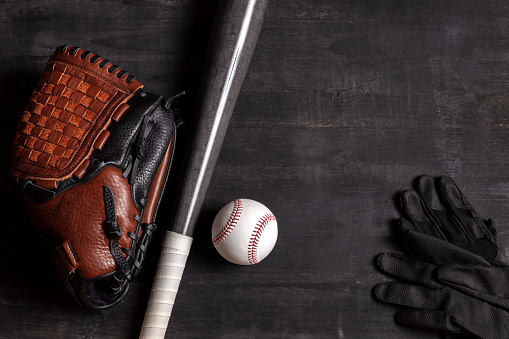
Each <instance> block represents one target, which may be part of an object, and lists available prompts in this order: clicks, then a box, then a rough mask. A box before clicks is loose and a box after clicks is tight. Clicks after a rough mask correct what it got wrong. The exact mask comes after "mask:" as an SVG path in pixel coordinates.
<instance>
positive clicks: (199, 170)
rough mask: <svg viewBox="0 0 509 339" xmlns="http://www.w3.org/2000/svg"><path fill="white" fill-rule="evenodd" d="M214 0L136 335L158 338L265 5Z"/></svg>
mask: <svg viewBox="0 0 509 339" xmlns="http://www.w3.org/2000/svg"><path fill="white" fill-rule="evenodd" d="M267 4H268V1H267V0H235V1H228V0H223V1H220V3H219V7H218V9H217V12H216V18H215V21H214V26H213V29H212V36H211V40H210V45H209V48H208V52H207V53H208V54H207V58H206V60H207V65H206V66H205V68H204V69H205V74H204V79H203V82H202V86H201V90H200V101H199V104H198V109H197V113H196V121H195V122H194V127H193V131H192V134H191V141H190V144H189V148H188V150H187V155H186V160H185V164H184V171H183V174H182V178H181V182H180V187H179V193H178V197H177V204H176V207H175V211H174V216H173V221H172V225H171V227H170V230H169V231H167V232H166V234H165V237H164V240H163V246H162V250H161V254H160V259H159V263H158V266H157V270H156V274H155V277H154V283H153V287H152V290H151V294H150V299H149V302H148V306H147V311H146V314H145V319H144V322H143V325H142V331H141V335H140V338H164V336H165V333H166V328H167V326H168V322H169V319H170V316H171V312H172V309H173V304H174V302H175V297H176V295H177V291H178V287H179V284H180V280H181V278H182V274H183V271H184V268H185V263H186V260H187V256H188V255H189V251H190V248H191V243H192V236H193V232H194V229H195V227H196V222H197V219H198V215H199V213H200V210H201V207H202V204H203V200H204V198H205V194H206V191H207V188H208V186H209V183H210V179H211V177H212V173H213V171H214V167H215V164H216V161H217V158H218V156H219V153H220V151H221V146H222V144H223V140H224V137H225V134H226V131H227V129H228V124H229V122H230V118H231V116H232V113H233V109H234V107H235V103H236V101H237V98H238V95H239V93H240V88H241V87H242V83H243V81H244V78H245V76H246V73H247V69H248V67H249V63H250V61H251V57H252V55H253V52H254V49H255V46H256V43H257V41H258V36H259V34H260V30H261V27H262V23H263V18H264V15H265V12H266V9H267Z"/></svg>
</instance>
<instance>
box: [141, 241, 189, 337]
mask: <svg viewBox="0 0 509 339" xmlns="http://www.w3.org/2000/svg"><path fill="white" fill-rule="evenodd" d="M192 242H193V238H191V237H188V236H185V235H182V234H178V233H175V232H171V231H167V232H166V234H165V236H164V240H163V244H162V249H161V254H160V257H159V263H158V264H157V269H156V274H155V276H154V283H153V285H152V290H151V292H150V299H149V301H148V305H147V311H146V313H145V319H144V320H143V325H142V328H141V334H140V338H161V339H162V338H164V335H165V333H166V328H167V327H168V322H169V320H170V316H171V311H172V309H173V304H174V303H175V297H176V296H177V291H178V288H179V284H180V280H181V279H182V274H183V273H184V268H185V266H186V260H187V257H188V256H189V250H190V249H191V244H192Z"/></svg>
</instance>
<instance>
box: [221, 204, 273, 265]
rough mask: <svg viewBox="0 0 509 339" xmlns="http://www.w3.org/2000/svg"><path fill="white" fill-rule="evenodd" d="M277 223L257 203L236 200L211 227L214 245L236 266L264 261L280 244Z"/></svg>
mask: <svg viewBox="0 0 509 339" xmlns="http://www.w3.org/2000/svg"><path fill="white" fill-rule="evenodd" d="M277 233H278V232H277V221H276V217H275V216H274V214H272V212H271V211H270V210H269V209H268V208H267V207H265V206H264V205H262V204H261V203H259V202H258V201H255V200H250V199H235V200H234V201H231V202H230V203H228V204H226V205H225V206H224V207H223V208H222V209H221V210H220V211H219V212H218V213H217V215H216V218H215V219H214V223H213V224H212V243H213V244H214V247H215V248H216V249H217V251H218V252H219V254H221V256H223V258H225V259H226V260H228V261H230V262H232V263H234V264H237V265H254V264H257V263H259V262H260V261H262V260H263V259H265V257H267V255H269V253H270V252H271V251H272V249H273V248H274V245H275V244H276V240H277Z"/></svg>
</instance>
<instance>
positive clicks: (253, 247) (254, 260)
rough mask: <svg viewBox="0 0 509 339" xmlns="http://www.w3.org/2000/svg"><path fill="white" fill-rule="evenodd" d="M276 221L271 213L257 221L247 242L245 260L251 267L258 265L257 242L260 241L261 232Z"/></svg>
mask: <svg viewBox="0 0 509 339" xmlns="http://www.w3.org/2000/svg"><path fill="white" fill-rule="evenodd" d="M271 221H276V217H275V216H274V214H272V213H268V214H265V215H264V216H262V217H261V218H260V220H258V223H257V224H256V227H255V229H254V231H253V234H252V235H251V238H250V240H249V246H248V252H247V257H248V258H247V259H248V260H249V263H250V264H251V265H254V264H258V263H259V261H258V242H259V241H260V237H261V236H262V233H263V230H264V229H265V227H266V226H267V225H268V224H269V223H270V222H271Z"/></svg>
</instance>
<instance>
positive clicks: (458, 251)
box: [402, 230, 490, 265]
mask: <svg viewBox="0 0 509 339" xmlns="http://www.w3.org/2000/svg"><path fill="white" fill-rule="evenodd" d="M402 238H403V239H404V242H405V243H406V245H407V247H408V248H410V249H411V251H412V252H413V253H415V255H416V256H418V257H419V258H420V259H422V260H425V261H429V262H431V263H434V264H436V265H444V264H449V263H454V262H459V263H462V264H464V265H490V262H488V261H487V260H486V259H484V258H483V257H481V256H479V255H477V254H475V253H473V252H471V251H468V250H467V249H464V248H462V247H459V246H457V245H455V244H452V243H450V242H447V241H445V240H442V239H439V238H436V237H433V236H430V235H427V234H423V233H419V232H416V231H412V230H409V231H403V232H402Z"/></svg>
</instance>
